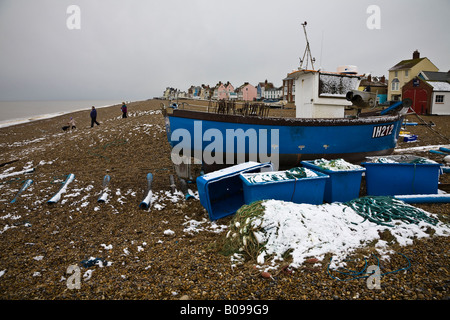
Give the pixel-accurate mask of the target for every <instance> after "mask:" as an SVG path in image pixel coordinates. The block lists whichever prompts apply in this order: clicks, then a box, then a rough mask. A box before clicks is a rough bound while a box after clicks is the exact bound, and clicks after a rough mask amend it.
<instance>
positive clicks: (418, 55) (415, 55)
mask: <svg viewBox="0 0 450 320" xmlns="http://www.w3.org/2000/svg"><path fill="white" fill-rule="evenodd" d="M419 58H420V52H419V51H418V50H416V51H414V52H413V59H419Z"/></svg>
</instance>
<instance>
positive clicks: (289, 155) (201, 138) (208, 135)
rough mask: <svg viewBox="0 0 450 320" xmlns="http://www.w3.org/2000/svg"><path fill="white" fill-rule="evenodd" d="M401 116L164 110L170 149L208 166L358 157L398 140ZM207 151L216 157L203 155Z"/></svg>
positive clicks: (385, 151) (387, 150)
mask: <svg viewBox="0 0 450 320" xmlns="http://www.w3.org/2000/svg"><path fill="white" fill-rule="evenodd" d="M402 120H403V116H401V115H389V116H372V117H367V118H365V117H364V118H356V119H347V118H345V119H291V118H260V117H249V116H247V117H244V116H240V115H227V114H214V113H206V112H196V111H188V110H179V109H178V110H174V112H173V113H172V114H170V115H169V114H168V115H166V129H167V135H168V140H169V143H170V144H171V146H172V148H173V149H176V151H177V152H178V151H179V150H180V149H183V150H184V151H186V150H189V151H190V154H189V155H190V156H192V157H194V158H195V159H197V161H198V160H200V161H201V162H203V164H204V165H207V167H209V168H220V167H225V166H229V165H234V164H237V163H241V162H244V161H249V160H252V161H258V162H266V161H267V160H269V161H271V162H273V163H274V164H275V165H276V166H277V165H278V167H279V168H281V169H284V168H290V167H294V166H299V165H300V162H301V161H303V160H313V159H318V158H325V159H336V158H343V159H345V160H347V161H350V162H353V163H357V162H362V161H363V160H365V157H368V156H381V155H389V154H391V153H392V152H393V150H394V148H395V146H396V144H397V140H398V137H399V133H400V129H401V123H402ZM181 133H182V134H181ZM188 135H189V138H187V136H188ZM205 153H207V155H209V160H211V159H212V160H214V161H204V160H205V159H204V157H205ZM211 155H212V156H211ZM220 159H222V160H220ZM206 162H207V163H206ZM277 162H278V163H277Z"/></svg>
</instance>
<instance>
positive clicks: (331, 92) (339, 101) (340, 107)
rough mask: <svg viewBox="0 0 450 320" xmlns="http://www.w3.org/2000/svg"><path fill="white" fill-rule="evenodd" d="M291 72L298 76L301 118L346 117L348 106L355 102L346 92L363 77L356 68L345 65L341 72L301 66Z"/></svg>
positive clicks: (297, 96)
mask: <svg viewBox="0 0 450 320" xmlns="http://www.w3.org/2000/svg"><path fill="white" fill-rule="evenodd" d="M340 69H342V70H340ZM339 71H341V72H339ZM289 76H290V77H293V78H294V79H295V80H294V81H295V108H296V117H297V118H344V116H345V108H346V107H349V106H351V105H352V103H351V102H350V101H348V100H347V99H346V94H347V92H349V91H352V90H357V89H358V87H359V84H360V81H361V76H358V75H356V71H355V68H342V67H340V68H338V72H325V71H317V70H304V69H301V70H298V71H295V72H292V73H291V74H289Z"/></svg>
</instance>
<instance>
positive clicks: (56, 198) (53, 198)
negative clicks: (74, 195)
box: [47, 173, 75, 204]
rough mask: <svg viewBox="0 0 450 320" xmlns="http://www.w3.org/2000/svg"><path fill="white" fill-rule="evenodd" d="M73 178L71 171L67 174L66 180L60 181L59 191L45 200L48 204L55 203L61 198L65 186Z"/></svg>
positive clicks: (65, 188)
mask: <svg viewBox="0 0 450 320" xmlns="http://www.w3.org/2000/svg"><path fill="white" fill-rule="evenodd" d="M73 180H75V175H74V174H73V173H71V174H69V175H67V178H66V180H65V181H64V182H63V183H62V186H61V188H60V189H59V191H58V192H57V193H56V194H55V195H54V196H53V197H52V198H51V199H50V200H48V201H47V203H49V204H53V203H57V202H58V201H59V200H60V199H61V195H62V194H63V193H65V192H66V190H67V186H68V185H69V184H70V183H71V182H72V181H73Z"/></svg>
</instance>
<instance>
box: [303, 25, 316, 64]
mask: <svg viewBox="0 0 450 320" xmlns="http://www.w3.org/2000/svg"><path fill="white" fill-rule="evenodd" d="M306 25H307V22H306V21H305V22H304V23H302V26H303V31H304V32H305V39H306V49H305V52H304V53H303V58H302V59H300V68H299V69H308V62H309V61H310V62H311V68H312V70H314V62H316V58H313V57H312V55H311V48H310V47H309V41H308V35H307V34H306ZM305 56H306V67H305V68H303V63H304V62H305Z"/></svg>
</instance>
